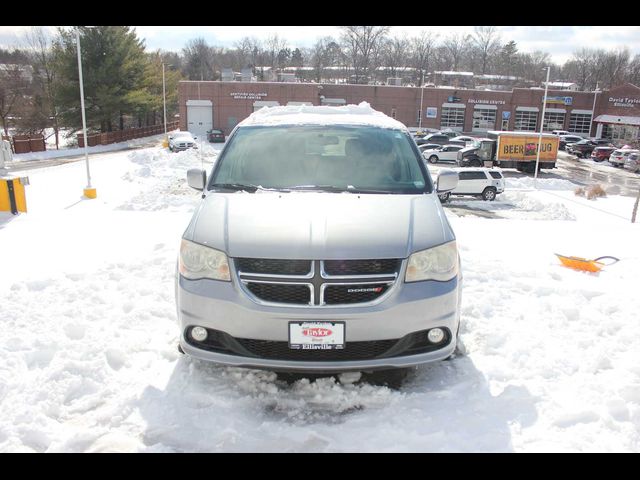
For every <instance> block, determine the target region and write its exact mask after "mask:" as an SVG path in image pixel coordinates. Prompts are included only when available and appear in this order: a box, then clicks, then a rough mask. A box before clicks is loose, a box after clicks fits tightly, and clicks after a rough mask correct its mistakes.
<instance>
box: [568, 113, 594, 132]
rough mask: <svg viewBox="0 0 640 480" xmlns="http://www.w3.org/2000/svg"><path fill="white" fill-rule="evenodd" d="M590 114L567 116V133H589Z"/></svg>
mask: <svg viewBox="0 0 640 480" xmlns="http://www.w3.org/2000/svg"><path fill="white" fill-rule="evenodd" d="M591 117H592V115H591V114H590V113H572V114H571V115H570V116H569V131H570V132H571V133H586V134H589V132H590V131H591Z"/></svg>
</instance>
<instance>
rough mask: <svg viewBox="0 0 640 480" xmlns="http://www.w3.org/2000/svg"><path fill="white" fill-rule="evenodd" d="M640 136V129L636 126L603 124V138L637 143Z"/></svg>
mask: <svg viewBox="0 0 640 480" xmlns="http://www.w3.org/2000/svg"><path fill="white" fill-rule="evenodd" d="M639 136H640V128H638V127H636V126H634V125H614V124H610V123H605V124H603V128H602V138H610V139H611V140H613V141H619V142H627V141H628V142H635V141H637V140H638V138H639Z"/></svg>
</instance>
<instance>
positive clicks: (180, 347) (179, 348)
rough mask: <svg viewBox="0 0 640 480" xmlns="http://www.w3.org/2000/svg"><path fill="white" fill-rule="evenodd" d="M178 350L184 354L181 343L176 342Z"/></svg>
mask: <svg viewBox="0 0 640 480" xmlns="http://www.w3.org/2000/svg"><path fill="white" fill-rule="evenodd" d="M178 351H179V352H180V353H181V354H183V355H184V354H185V353H184V350H182V345H180V344H179V343H178Z"/></svg>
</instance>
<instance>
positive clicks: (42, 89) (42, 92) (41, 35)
mask: <svg viewBox="0 0 640 480" xmlns="http://www.w3.org/2000/svg"><path fill="white" fill-rule="evenodd" d="M24 41H25V44H26V46H27V49H26V51H27V52H28V55H29V59H30V61H31V65H32V67H33V71H34V77H36V78H37V81H36V82H35V83H36V85H35V86H36V88H37V90H39V91H37V96H40V97H41V100H40V101H35V102H32V107H33V108H35V109H36V110H35V111H32V112H31V118H34V117H35V118H38V117H39V118H40V120H39V121H38V123H41V122H42V123H43V126H49V121H50V122H51V126H52V127H53V134H54V136H55V141H56V150H57V149H59V148H60V142H59V135H60V125H59V120H60V116H59V114H58V108H57V102H56V84H57V81H58V76H57V69H56V65H55V51H54V48H53V42H52V38H51V36H50V34H48V33H47V32H46V31H45V30H44V29H43V28H42V27H33V28H32V29H31V30H30V31H29V32H27V33H26V35H25V39H24ZM34 93H36V92H34Z"/></svg>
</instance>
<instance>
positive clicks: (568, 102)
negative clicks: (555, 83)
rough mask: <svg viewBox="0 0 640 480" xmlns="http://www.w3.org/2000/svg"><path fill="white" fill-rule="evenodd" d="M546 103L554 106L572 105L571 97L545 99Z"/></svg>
mask: <svg viewBox="0 0 640 480" xmlns="http://www.w3.org/2000/svg"><path fill="white" fill-rule="evenodd" d="M547 103H552V104H556V105H573V97H547Z"/></svg>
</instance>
